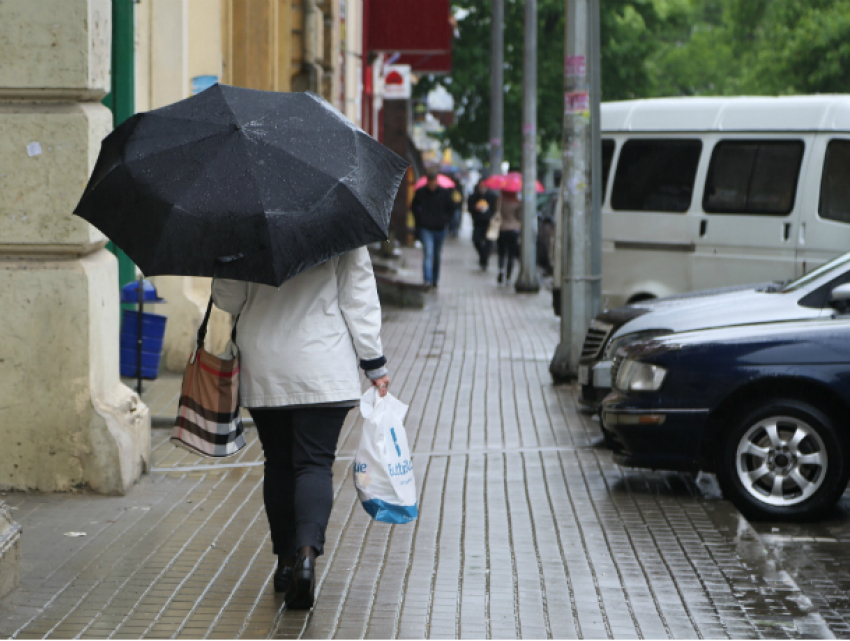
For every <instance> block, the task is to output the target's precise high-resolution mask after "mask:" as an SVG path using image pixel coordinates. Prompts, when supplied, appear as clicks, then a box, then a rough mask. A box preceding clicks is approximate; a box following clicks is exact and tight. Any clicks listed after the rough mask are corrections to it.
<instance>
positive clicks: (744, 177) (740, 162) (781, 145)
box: [702, 140, 803, 216]
mask: <svg viewBox="0 0 850 641" xmlns="http://www.w3.org/2000/svg"><path fill="white" fill-rule="evenodd" d="M802 160H803V142H802V141H800V140H722V141H720V142H719V143H717V145H716V146H715V147H714V152H713V153H712V154H711V164H710V165H709V167H708V179H707V180H706V183H705V197H704V198H703V203H702V206H703V209H704V210H705V211H706V212H708V213H709V214H760V215H765V216H785V215H787V214H789V213H790V212H791V210H792V209H793V208H794V197H795V195H796V193H797V180H798V178H799V176H800V163H801V161H802Z"/></svg>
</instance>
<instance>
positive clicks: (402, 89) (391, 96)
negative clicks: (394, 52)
mask: <svg viewBox="0 0 850 641" xmlns="http://www.w3.org/2000/svg"><path fill="white" fill-rule="evenodd" d="M409 98H410V65H387V66H385V67H384V100H408V99H409Z"/></svg>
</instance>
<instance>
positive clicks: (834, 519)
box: [751, 492, 850, 638]
mask: <svg viewBox="0 0 850 641" xmlns="http://www.w3.org/2000/svg"><path fill="white" fill-rule="evenodd" d="M752 528H753V530H754V531H755V532H756V533H757V534H758V537H759V541H760V543H761V545H762V547H763V549H764V553H763V554H762V556H763V558H764V563H765V564H767V565H772V566H774V567H776V568H781V570H780V571H781V572H784V573H787V575H788V578H789V579H790V580H791V581H793V582H794V583H795V584H796V586H797V587H798V588H799V590H800V593H801V595H800V599H799V602H800V607H801V608H802V609H805V610H808V611H810V612H812V613H817V614H818V615H819V616H820V617H822V618H823V620H824V621H825V623H826V624H827V625H828V626H829V628H830V630H831V631H832V632H833V634H835V635H836V636H837V637H839V638H850V492H845V493H844V497H843V498H842V499H841V501H840V502H839V504H838V506H837V507H836V509H835V510H833V512H832V513H831V514H830V515H829V517H828V518H827V519H824V520H822V521H820V522H818V523H768V522H763V523H753V524H752ZM754 547H757V546H754ZM751 556H758V550H757V549H755V550H754V554H753V555H751Z"/></svg>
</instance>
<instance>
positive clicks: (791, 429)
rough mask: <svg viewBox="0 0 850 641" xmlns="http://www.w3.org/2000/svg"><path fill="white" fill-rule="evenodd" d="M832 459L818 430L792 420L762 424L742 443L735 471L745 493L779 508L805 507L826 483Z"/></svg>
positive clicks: (784, 418) (768, 420)
mask: <svg viewBox="0 0 850 641" xmlns="http://www.w3.org/2000/svg"><path fill="white" fill-rule="evenodd" d="M827 464H828V455H827V451H826V447H825V446H824V443H823V440H822V439H821V437H820V435H819V434H818V432H817V430H815V429H814V428H812V427H811V426H810V425H809V424H808V423H806V422H804V421H802V420H800V419H797V418H792V417H788V416H775V417H769V418H765V419H763V420H760V421H759V422H758V423H756V424H754V425H753V426H752V427H750V428H749V429H748V430H747V431H746V433H745V434H744V435H743V437H741V440H740V441H739V442H738V448H737V451H736V454H735V470H736V472H737V474H738V480H739V481H740V482H741V485H742V486H743V488H744V490H745V491H746V492H747V493H749V494H750V495H751V496H752V497H753V498H754V499H756V500H757V501H760V502H762V503H765V504H767V505H772V506H776V507H786V506H790V505H795V504H797V503H801V502H803V501H805V500H806V499H808V498H809V497H811V496H812V495H813V494H814V493H815V492H817V491H818V489H819V488H820V487H821V486H822V485H823V483H824V481H825V479H826V472H827Z"/></svg>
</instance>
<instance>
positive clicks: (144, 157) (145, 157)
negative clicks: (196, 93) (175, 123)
mask: <svg viewBox="0 0 850 641" xmlns="http://www.w3.org/2000/svg"><path fill="white" fill-rule="evenodd" d="M229 133H233V131H232V130H230V131H218V132H216V133H214V134H210V135H209V136H204V137H203V138H198V139H197V140H191V141H189V142H184V143H180V144H176V145H174V146H173V147H166V148H165V149H159V150H157V151H155V152H152V153H149V154H144V155H140V156H138V157H137V158H134V159H133V160H125V161H124V162H125V163H131V162H138V161H140V160H150V159H151V158H156V157H157V156H159V155H160V154H165V153H168V152H169V151H174V150H175V149H180V147H181V146H186V145H193V144H195V143H199V142H203V141H205V140H209V139H210V138H214V137H216V136H223V135H225V134H229ZM151 138H153V136H150V138H147V139H148V140H149V139H151Z"/></svg>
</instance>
